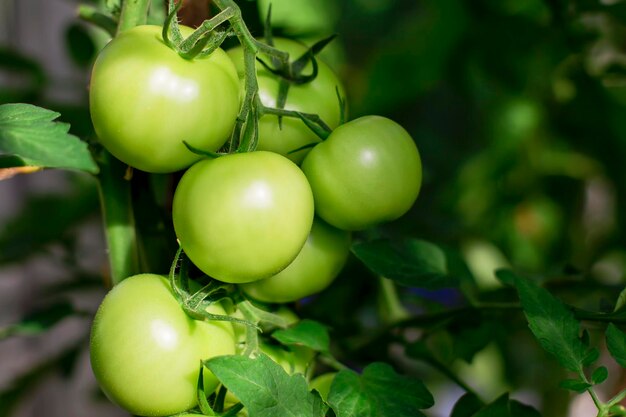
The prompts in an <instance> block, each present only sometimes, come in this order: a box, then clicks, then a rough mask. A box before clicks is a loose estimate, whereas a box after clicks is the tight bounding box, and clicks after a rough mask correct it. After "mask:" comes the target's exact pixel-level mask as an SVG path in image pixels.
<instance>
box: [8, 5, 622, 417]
mask: <svg viewBox="0 0 626 417" xmlns="http://www.w3.org/2000/svg"><path fill="white" fill-rule="evenodd" d="M300 1H304V0H300ZM300 1H299V2H293V3H290V2H289V1H287V0H284V1H283V2H279V1H276V0H274V1H273V2H272V5H273V8H274V12H273V13H274V14H275V20H274V25H275V29H274V31H275V33H276V34H288V35H291V36H294V37H298V38H299V39H301V40H303V41H305V42H312V41H313V40H316V39H321V38H322V37H325V36H327V35H328V33H331V32H336V33H337V34H338V35H339V36H338V37H337V38H336V40H335V41H333V45H332V47H331V48H329V49H328V50H327V51H325V52H324V54H325V55H324V58H325V59H327V60H329V63H330V64H331V65H332V66H333V67H334V68H335V70H336V71H337V72H338V73H339V74H340V76H341V78H342V79H343V80H345V82H346V89H347V95H348V102H349V113H350V117H351V118H356V117H358V116H361V115H365V114H380V115H384V116H387V117H390V118H392V119H394V120H396V121H397V122H399V123H400V124H402V125H403V126H404V127H405V128H406V129H407V130H408V131H409V132H410V133H411V134H412V135H413V137H414V138H415V140H416V142H417V144H418V147H419V149H420V152H421V155H422V158H423V163H424V184H423V188H422V191H421V195H420V197H419V198H418V201H417V203H416V205H415V207H414V208H413V210H412V211H411V212H410V213H409V214H408V215H407V216H405V217H404V218H403V219H401V220H399V221H397V222H395V223H394V224H391V225H388V226H385V227H383V228H380V229H379V230H376V231H375V233H373V235H372V236H359V238H364V239H365V238H378V239H379V240H376V241H374V242H378V243H376V244H377V245H379V246H380V245H383V243H384V242H386V239H390V238H395V237H403V238H404V237H409V238H411V239H419V240H420V241H421V240H423V241H424V242H435V243H436V244H437V245H439V246H437V247H435V246H434V245H433V246H432V247H431V246H430V244H428V243H424V244H423V245H422V246H424V245H428V251H429V252H428V253H425V252H420V251H417V252H406V250H408V249H406V248H405V249H406V250H405V252H404V255H403V256H404V258H405V259H406V258H409V257H411V259H422V257H424V256H426V257H429V256H430V255H429V254H432V253H436V254H437V257H436V259H435V261H438V262H435V264H430V265H428V267H429V268H430V269H429V270H428V271H427V272H429V273H431V274H432V275H433V276H446V275H448V274H451V275H454V274H452V273H451V271H462V273H461V275H462V276H464V277H466V278H467V277H469V278H467V279H461V280H458V282H460V284H459V287H458V288H444V289H441V288H439V287H438V286H436V285H432V286H429V287H428V290H425V289H416V288H414V287H399V289H398V291H399V295H400V298H401V299H402V301H403V302H404V306H403V307H404V308H406V310H407V311H408V313H410V314H412V315H413V317H414V321H413V322H412V323H413V324H414V325H415V328H417V329H419V330H418V331H417V332H418V334H417V335H416V334H412V333H411V334H405V333H402V332H401V331H399V330H398V329H395V328H393V326H390V327H386V325H385V323H380V320H379V319H378V317H377V314H376V308H377V305H378V304H379V303H380V298H379V296H380V293H381V287H380V283H379V282H378V281H377V280H376V277H375V276H374V274H373V273H372V272H370V271H369V270H367V269H366V268H365V266H364V265H363V264H362V263H361V262H358V261H357V259H356V257H355V258H353V259H351V261H350V262H349V264H348V266H347V267H346V269H345V270H344V272H343V273H342V275H341V276H340V277H339V279H338V280H337V281H336V282H335V284H334V285H333V286H332V287H331V288H329V289H328V290H327V291H325V292H323V293H322V294H320V295H319V296H317V297H313V298H311V299H307V300H303V301H302V302H300V303H298V304H297V305H295V306H294V307H295V308H296V309H297V311H298V313H299V314H300V315H301V316H302V317H309V318H313V319H316V320H320V321H322V322H323V323H327V324H328V325H329V326H330V328H331V337H332V335H333V334H335V335H341V338H336V339H333V345H332V349H333V351H334V352H335V353H336V355H337V356H338V357H339V358H340V359H342V360H344V361H345V362H346V363H348V364H350V365H353V366H355V367H362V366H365V364H366V363H367V361H372V360H377V361H385V360H386V361H388V362H392V363H393V362H394V361H396V360H397V356H398V355H397V352H395V351H394V350H393V349H392V348H391V347H392V345H393V344H394V342H397V341H405V342H406V341H407V340H410V341H411V343H409V344H408V346H409V347H408V348H407V352H406V353H407V355H408V357H410V358H404V360H405V361H407V362H406V363H404V365H405V366H406V368H407V369H408V370H409V372H413V373H415V374H419V375H420V376H421V377H422V378H424V379H428V380H430V381H433V382H432V384H433V387H432V389H433V390H434V388H435V387H434V386H435V385H436V384H437V381H441V378H440V377H439V376H438V375H439V373H444V374H446V373H447V374H451V373H452V375H454V373H456V372H457V371H458V373H459V375H463V372H462V369H466V368H463V366H472V367H473V368H472V369H473V370H472V372H473V373H472V374H471V375H472V378H473V379H472V381H465V383H467V384H470V385H473V386H477V387H480V386H485V387H488V386H489V384H491V385H492V387H491V388H492V391H493V384H494V383H495V384H501V385H502V386H501V387H500V388H502V391H500V392H497V393H496V394H497V395H498V397H495V396H494V397H493V398H484V399H488V400H490V401H495V402H493V405H492V406H491V407H492V408H493V409H498V407H508V408H509V409H510V410H513V409H518V408H519V407H522V406H521V405H519V403H517V402H515V401H513V400H509V397H508V396H507V395H503V396H500V394H502V392H503V391H504V390H505V388H506V387H504V385H505V384H506V386H507V387H510V389H512V390H513V391H516V390H521V391H528V390H532V391H533V393H534V395H535V397H534V398H535V400H536V402H537V403H538V404H539V406H540V407H541V409H542V414H543V415H546V416H551V417H559V416H565V415H566V413H567V406H566V405H564V404H566V403H567V401H569V398H568V394H567V392H566V391H564V390H562V389H560V388H558V383H559V381H560V380H561V379H563V374H564V372H563V370H561V369H560V368H558V366H557V362H556V361H554V360H553V359H551V358H549V357H548V356H547V354H546V353H545V352H543V351H542V350H540V348H539V346H538V344H537V343H536V341H535V340H534V339H533V338H532V335H531V334H530V333H529V332H528V330H527V323H526V321H524V318H523V317H522V316H521V314H520V313H519V310H518V309H507V308H502V309H492V310H488V309H485V310H480V309H472V308H469V309H468V305H469V304H470V302H472V303H474V304H476V303H478V304H480V303H488V302H492V301H497V302H509V301H510V302H514V301H516V300H517V295H516V292H515V291H513V290H512V289H510V288H506V287H503V285H502V284H501V283H499V282H498V281H497V280H495V278H494V276H493V270H494V269H496V268H499V267H503V266H507V267H512V268H515V269H516V270H522V271H526V272H528V273H530V274H531V275H533V276H534V277H536V278H537V279H538V281H540V282H541V283H542V284H544V286H545V287H546V288H548V289H550V291H551V292H553V293H554V294H556V295H558V297H559V298H562V299H564V300H566V301H567V302H569V303H572V304H574V305H576V306H577V307H580V308H583V309H588V310H593V311H607V310H610V309H611V308H612V306H613V304H614V303H615V302H616V300H617V297H618V294H619V291H618V288H620V287H622V286H623V285H624V271H625V270H626V234H624V233H620V232H621V231H623V230H624V229H625V227H626V174H625V173H624V169H623V167H624V166H626V117H624V114H626V1H619V0H615V1H600V0H474V1H471V2H462V1H455V0H418V1H416V0H385V1H380V0H342V1H339V2H325V1H321V0H320V1H312V0H311V1H310V4H314V9H319V12H320V13H319V14H315V15H313V14H311V12H310V9H308V8H307V7H294V5H295V4H296V3H300ZM96 3H97V2H96ZM106 3H107V4H108V5H111V4H113V3H115V2H113V1H110V0H108V1H107V2H106ZM154 3H157V2H154ZM240 3H241V7H242V9H243V11H244V17H245V19H246V21H247V22H248V25H249V26H250V28H251V30H252V32H253V33H254V34H256V35H260V34H261V33H262V25H261V21H262V20H264V19H265V13H266V10H267V3H268V2H265V1H263V2H260V3H262V4H260V5H259V6H260V7H259V8H257V4H256V2H253V1H241V2H240ZM281 4H283V6H282V7H287V8H288V9H281ZM326 4H328V5H330V6H329V7H326V6H325V5H326ZM320 5H321V6H320ZM289 7H291V8H289ZM155 10H156V12H155V13H154V15H153V16H162V15H161V14H159V13H161V12H162V9H155ZM316 17H319V20H316ZM161 18H162V17H161ZM154 19H156V17H154ZM293 22H297V23H296V24H294V23H293ZM96 32H97V30H91V29H85V27H84V26H83V25H82V24H81V25H78V24H77V23H76V22H71V23H70V24H69V25H68V27H67V28H65V29H64V32H63V33H64V36H65V38H64V39H65V41H66V45H67V50H68V56H69V57H71V58H72V65H76V67H77V68H81V70H82V71H88V68H89V64H90V62H91V60H92V59H93V56H94V54H95V52H96V51H97V49H98V48H99V46H100V45H101V44H102V34H101V33H96ZM43 68H44V67H43V66H42V65H41V63H39V62H36V60H34V59H33V58H32V57H29V56H28V54H27V53H26V52H25V51H21V50H15V49H13V48H12V47H11V45H0V104H1V103H7V102H16V101H21V102H28V103H33V104H36V105H41V106H43V107H46V108H49V109H52V110H54V111H58V112H60V113H61V114H62V116H61V119H62V120H63V121H65V122H69V123H71V125H72V130H71V132H72V133H73V134H75V135H77V136H80V137H81V138H84V139H87V140H90V139H92V135H93V134H92V130H91V124H90V120H89V114H88V110H87V101H86V94H84V95H82V96H80V97H77V99H76V101H75V102H73V103H70V104H68V103H56V102H50V100H49V99H48V98H47V97H48V96H47V95H46V91H47V89H48V88H50V86H51V85H53V84H54V83H59V82H61V81H60V80H55V79H54V78H53V77H52V76H51V74H46V73H45V71H44V69H43ZM175 179H176V178H171V177H168V178H165V177H163V176H150V178H148V177H147V176H145V175H143V174H138V175H137V176H136V177H135V179H134V182H133V187H134V188H133V195H134V197H135V200H136V202H137V206H136V207H135V211H136V212H137V213H144V214H146V215H145V216H138V227H140V229H141V230H143V231H144V232H145V234H144V235H143V239H144V242H143V244H144V245H145V250H146V252H147V253H149V254H150V256H149V257H148V256H146V260H145V262H146V265H145V266H144V267H145V268H146V269H152V270H154V272H166V268H167V266H168V262H169V260H170V259H172V258H173V251H174V250H175V248H174V247H173V245H172V244H171V242H172V239H169V240H168V242H169V243H168V242H161V241H157V240H153V239H152V238H151V237H152V236H157V235H159V236H161V237H163V236H173V234H172V230H171V219H170V218H169V216H170V206H169V199H170V198H171V193H172V190H173V186H174V184H175ZM71 188H72V190H71V191H70V192H69V194H67V195H57V196H53V197H52V196H33V197H32V198H31V200H29V202H28V203H27V205H26V206H25V209H24V210H22V211H21V212H20V214H19V215H18V216H17V217H15V218H11V219H10V224H9V225H7V227H2V228H0V262H2V263H8V262H17V261H23V260H25V259H26V258H28V257H29V256H30V255H32V254H33V253H35V252H37V251H38V252H41V251H42V250H44V249H45V248H46V247H48V246H49V245H50V244H52V243H55V242H56V243H57V244H59V243H60V244H61V245H64V246H65V247H67V248H68V250H71V249H72V245H73V244H75V241H74V240H73V239H72V238H71V237H70V236H71V233H72V232H73V231H75V227H76V226H77V225H78V224H80V223H81V222H83V221H84V220H85V219H87V218H89V216H90V215H94V214H96V213H97V211H98V209H97V203H96V197H95V196H96V192H95V187H94V184H92V183H88V184H85V182H83V181H75V182H72V185H71ZM31 202H32V204H31ZM155 203H156V205H157V206H158V210H156V211H145V210H142V207H154V204H155ZM42 226H43V227H42ZM416 242H417V240H416ZM368 245H369V246H367V245H366V246H362V247H361V251H362V252H363V251H365V250H366V249H368V248H372V247H374V246H372V243H371V242H370V243H368ZM376 248H378V247H374V249H376ZM448 248H450V249H448ZM378 249H380V248H378ZM409 249H411V251H413V250H417V249H415V247H414V246H411V247H410V248H409ZM422 249H423V248H422ZM407 253H408V255H407ZM444 253H445V254H444ZM455 253H456V254H457V255H456V256H457V257H459V259H458V260H456V261H454V265H453V266H454V268H453V267H452V266H451V262H452V260H451V259H453V258H454V255H453V254H455ZM355 254H356V255H357V256H359V255H360V252H359V250H358V248H357V250H356V251H355ZM459 254H462V255H463V259H460V255H459ZM51 256H54V255H51ZM429 259H430V260H431V261H432V257H431V258H429ZM446 262H447V264H446ZM426 264H428V263H427V262H426ZM377 266H378V267H380V268H383V269H384V268H387V267H388V265H385V264H384V262H383V263H382V265H381V264H377ZM385 271H387V270H386V269H385ZM1 272H2V271H1V270H0V279H2V276H1ZM75 272H76V274H77V276H79V275H81V274H83V273H84V271H79V270H77V271H75ZM405 272H406V271H405ZM409 275H410V277H409V278H410V279H411V280H415V279H417V278H415V277H416V276H418V275H419V274H417V273H416V272H415V273H414V272H413V271H409ZM456 275H458V274H456ZM418 278H419V277H418ZM407 279H408V278H407ZM411 282H414V281H411ZM455 282H457V280H455ZM64 311H65V310H64ZM68 312H71V310H68ZM68 314H69V313H68ZM422 314H423V315H424V316H422ZM420 317H422V319H421V321H420ZM54 323H56V319H55V321H54V322H52V323H50V325H52V324H54ZM47 327H48V326H40V327H37V328H40V329H41V330H42V331H43V330H45V329H46V328H47ZM415 328H411V327H410V326H407V328H406V329H405V330H406V331H407V332H408V333H410V332H409V331H416V330H415ZM591 337H592V338H593V337H594V334H593V332H592V335H591ZM595 337H596V338H597V337H598V336H597V335H595ZM489 346H493V347H495V349H490V348H489ZM487 351H488V352H489V353H488V359H486V360H487V361H488V363H489V364H490V365H489V366H487V367H486V369H487V371H484V369H485V367H483V368H480V369H483V370H478V369H479V362H480V361H481V360H482V359H480V358H481V357H480V356H479V354H480V352H487ZM494 352H495V353H494ZM411 358H412V359H411ZM52 359H54V358H52ZM420 363H426V364H429V365H430V366H429V367H428V368H426V369H424V368H423V367H421V366H420V365H419V364H420ZM494 363H502V364H504V365H503V369H502V372H501V374H496V368H497V367H496V366H495V365H493V364H494ZM468 364H469V365H468ZM43 366H45V367H49V364H47V363H46V364H44V365H43ZM35 371H36V370H35ZM35 371H33V372H34V373H33V374H32V375H35V374H36V372H35ZM32 375H31V374H29V375H26V376H25V377H24V378H23V380H24V381H26V382H28V384H29V385H30V383H31V381H32ZM448 376H450V375H448ZM454 378H456V379H457V380H456V382H457V383H458V384H461V385H462V384H463V383H464V382H463V381H462V380H460V378H461V377H454ZM24 381H22V382H24ZM494 381H495V382H494ZM22 386H25V384H21V383H20V384H18V385H16V387H18V388H20V389H21V387H22ZM18 388H14V391H11V392H9V393H5V394H0V400H2V399H6V398H9V396H10V395H11V394H15V395H16V393H17V392H18V391H19V392H20V393H21V391H20V389H18ZM429 388H431V387H430V386H429ZM496 388H498V387H496ZM434 391H436V390H434ZM496 394H494V395H496ZM14 398H15V397H11V401H14ZM435 399H436V398H435ZM462 401H464V402H465V403H466V404H467V408H466V410H467V409H472V410H476V411H477V410H482V412H483V413H484V414H485V415H487V413H488V412H489V411H493V410H492V409H490V408H489V406H486V407H485V408H483V406H484V404H482V403H481V401H480V400H478V399H477V397H476V396H475V395H473V394H471V393H470V394H467V395H466V396H465V397H463V399H462ZM0 403H2V401H0ZM6 404H8V403H6ZM462 408H463V407H461V406H457V408H456V409H455V410H456V411H455V413H456V414H454V415H458V416H461V415H469V414H462V410H461V409H462ZM2 411H3V410H2V407H0V415H5V414H3V413H2ZM511 413H513V411H511ZM480 415H482V414H480ZM489 415H495V414H489ZM512 415H514V414H512Z"/></svg>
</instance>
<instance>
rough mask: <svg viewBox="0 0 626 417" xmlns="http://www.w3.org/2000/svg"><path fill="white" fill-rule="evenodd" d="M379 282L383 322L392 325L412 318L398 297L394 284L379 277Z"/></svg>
mask: <svg viewBox="0 0 626 417" xmlns="http://www.w3.org/2000/svg"><path fill="white" fill-rule="evenodd" d="M378 282H379V284H380V289H381V291H380V293H379V294H380V298H379V300H378V305H379V310H380V315H381V318H382V320H383V322H384V323H385V324H391V323H396V322H399V321H402V320H406V319H407V318H408V317H410V314H409V312H408V311H407V310H406V308H404V306H403V305H402V302H401V301H400V298H399V297H398V291H397V290H396V285H395V284H394V282H393V281H392V280H390V279H387V278H385V277H379V278H378Z"/></svg>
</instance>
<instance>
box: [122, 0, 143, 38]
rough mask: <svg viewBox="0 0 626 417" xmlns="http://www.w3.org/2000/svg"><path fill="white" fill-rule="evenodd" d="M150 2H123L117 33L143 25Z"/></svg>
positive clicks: (127, 0) (136, 0)
mask: <svg viewBox="0 0 626 417" xmlns="http://www.w3.org/2000/svg"><path fill="white" fill-rule="evenodd" d="M149 8H150V0H124V1H123V3H122V12H121V13H120V22H119V24H118V26H117V33H118V34H119V33H120V32H123V31H125V30H128V29H131V28H134V27H135V26H139V25H144V24H145V23H146V21H147V19H148V9H149Z"/></svg>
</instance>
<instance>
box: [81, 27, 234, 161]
mask: <svg viewBox="0 0 626 417" xmlns="http://www.w3.org/2000/svg"><path fill="white" fill-rule="evenodd" d="M181 29H182V32H183V34H184V35H188V34H189V33H190V32H191V29H190V28H186V27H182V28H181ZM239 90H240V84H239V79H238V78H237V71H236V70H235V67H234V65H233V63H232V61H231V60H230V58H229V57H228V55H226V53H225V52H224V51H223V50H221V49H217V50H215V52H213V53H212V54H211V55H209V56H207V57H205V58H198V59H191V60H187V59H184V58H182V57H180V56H179V55H178V54H177V53H176V52H175V51H174V50H172V49H170V48H168V47H167V46H166V45H165V44H164V43H163V40H162V38H161V28H160V27H158V26H149V25H145V26H137V27H135V28H132V29H129V30H127V31H125V32H122V33H121V34H119V35H118V36H116V37H115V38H114V39H113V40H112V41H111V42H110V43H109V44H108V45H107V46H106V47H105V48H104V49H103V50H102V52H100V54H99V55H98V57H97V59H96V62H95V64H94V67H93V72H92V74H91V84H90V90H89V107H90V111H91V119H92V121H93V125H94V128H95V131H96V134H97V136H98V138H99V140H100V142H101V143H102V145H104V147H105V148H107V149H108V150H109V152H111V153H112V154H113V155H114V156H115V157H117V158H118V159H120V160H121V161H123V162H124V163H126V164H128V165H130V166H133V167H135V168H138V169H140V170H143V171H148V172H161V173H164V172H174V171H178V170H180V169H183V168H186V167H188V166H189V165H191V164H192V163H194V162H196V161H198V160H199V159H200V156H198V155H196V154H194V153H192V152H191V151H189V150H188V149H187V148H186V147H185V145H184V144H183V141H187V142H188V143H189V144H190V145H192V146H194V147H196V148H199V149H203V150H208V151H216V150H217V149H218V148H220V147H221V146H222V145H223V144H224V143H225V142H226V140H227V139H228V137H229V136H230V134H231V132H232V129H233V126H234V124H235V120H236V117H237V112H238V110H239V96H240V91H239Z"/></svg>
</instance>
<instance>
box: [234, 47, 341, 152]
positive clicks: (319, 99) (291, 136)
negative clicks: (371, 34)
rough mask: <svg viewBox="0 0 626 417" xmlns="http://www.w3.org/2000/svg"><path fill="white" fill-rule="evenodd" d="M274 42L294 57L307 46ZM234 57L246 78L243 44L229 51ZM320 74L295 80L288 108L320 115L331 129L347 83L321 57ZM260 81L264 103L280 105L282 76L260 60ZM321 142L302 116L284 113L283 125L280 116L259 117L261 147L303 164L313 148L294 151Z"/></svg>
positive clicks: (308, 70)
mask: <svg viewBox="0 0 626 417" xmlns="http://www.w3.org/2000/svg"><path fill="white" fill-rule="evenodd" d="M274 46H275V47H276V48H278V49H280V50H282V51H286V52H289V57H290V59H291V60H296V59H298V58H299V57H300V56H301V55H302V54H303V53H305V52H306V50H307V48H306V47H305V46H304V45H302V44H300V43H298V42H296V41H292V40H289V39H283V38H275V39H274ZM228 54H229V55H230V57H231V59H232V61H233V62H234V63H235V66H236V67H237V72H238V73H239V76H240V77H241V78H242V79H243V76H244V66H243V50H242V48H241V47H237V48H234V49H230V50H229V51H228ZM259 58H261V59H263V60H265V61H267V62H268V63H270V62H271V60H270V59H269V58H267V57H264V56H263V55H260V56H259ZM317 63H318V74H317V77H315V79H314V80H313V81H310V82H308V83H305V84H293V83H292V84H291V85H290V87H289V94H288V95H287V102H286V103H285V106H284V108H285V109H286V110H295V111H300V112H303V113H313V114H317V115H319V116H320V117H321V118H322V120H323V121H324V122H325V123H326V124H327V125H329V126H330V128H331V129H334V128H335V127H337V125H338V124H339V121H340V117H341V109H340V106H339V100H338V98H337V91H336V89H337V88H339V92H340V94H341V96H342V97H345V92H344V89H343V86H342V84H341V82H340V81H339V79H338V78H337V76H336V75H335V74H334V73H333V71H332V70H331V69H330V68H329V67H328V66H327V65H326V64H325V63H324V62H322V61H320V60H319V59H317ZM256 69H257V81H258V84H259V98H260V99H261V102H262V103H263V105H265V106H268V107H277V105H276V98H277V97H278V89H279V80H280V78H279V77H278V76H276V75H274V74H272V73H271V72H269V71H268V70H267V69H266V68H264V67H263V66H262V65H261V64H260V63H257V67H256ZM311 71H312V69H311V64H310V63H309V64H307V66H306V67H305V68H304V70H303V72H302V74H304V75H306V74H310V73H311ZM317 142H320V138H319V137H318V136H317V135H315V133H313V132H312V131H311V130H310V129H309V128H308V127H307V126H306V125H305V124H304V123H303V122H302V121H301V120H300V119H297V118H292V117H283V118H282V125H279V123H278V116H274V115H270V114H266V115H264V116H263V117H261V119H260V120H259V142H258V146H257V149H258V150H265V151H271V152H276V153H279V154H281V155H285V156H287V157H288V158H289V159H291V160H292V161H294V162H295V163H297V164H299V163H301V162H302V159H303V158H304V157H305V156H306V154H307V153H308V152H309V150H310V148H306V149H303V150H300V151H298V152H294V153H290V152H291V151H293V150H295V149H298V148H300V147H302V146H304V145H308V144H311V143H317Z"/></svg>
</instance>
